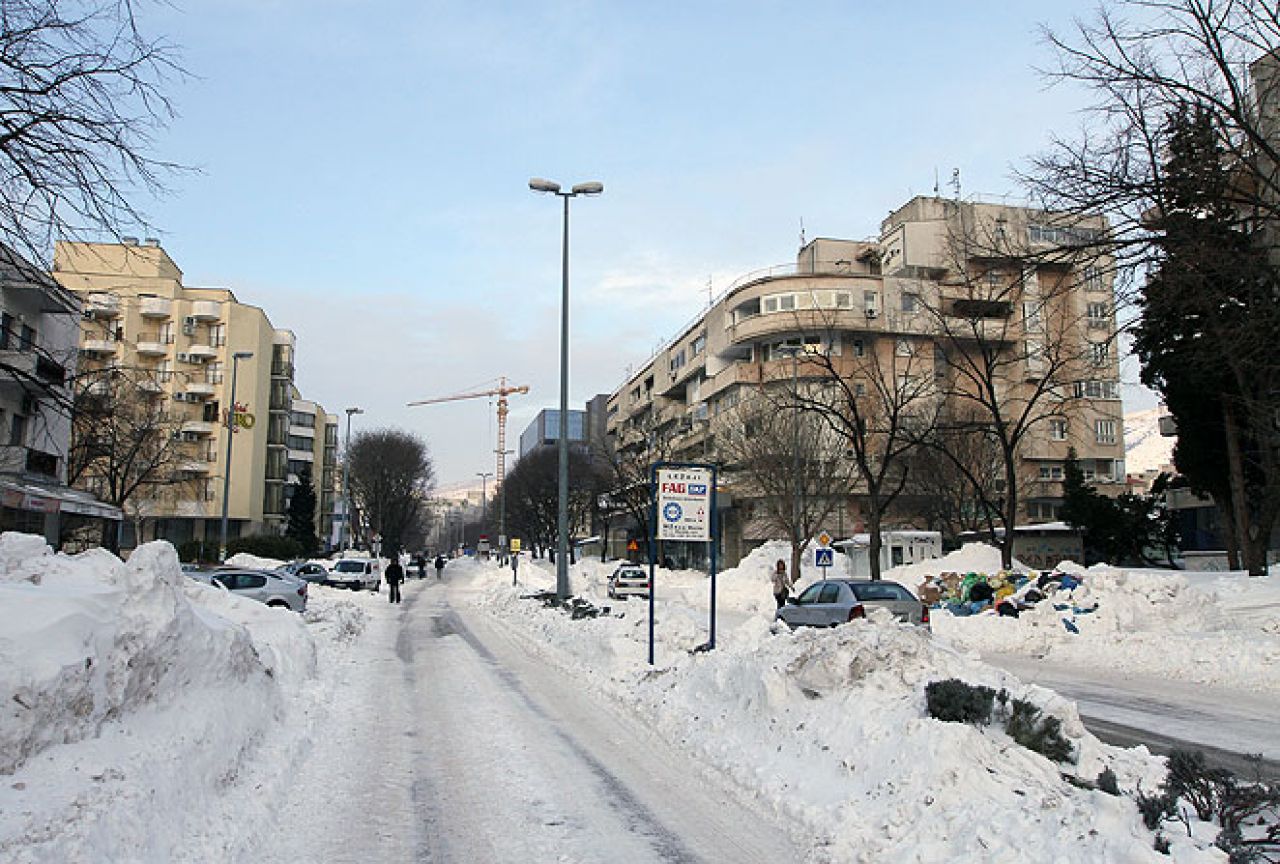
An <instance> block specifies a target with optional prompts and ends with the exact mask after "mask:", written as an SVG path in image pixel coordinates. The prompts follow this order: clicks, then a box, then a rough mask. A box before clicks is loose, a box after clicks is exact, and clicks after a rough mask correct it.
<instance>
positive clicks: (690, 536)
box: [657, 468, 711, 543]
mask: <svg viewBox="0 0 1280 864" xmlns="http://www.w3.org/2000/svg"><path fill="white" fill-rule="evenodd" d="M657 473H658V477H657V483H658V539H659V540H687V541H692V542H702V543H705V542H707V541H709V540H710V539H711V469H709V468H659V469H658V472H657Z"/></svg>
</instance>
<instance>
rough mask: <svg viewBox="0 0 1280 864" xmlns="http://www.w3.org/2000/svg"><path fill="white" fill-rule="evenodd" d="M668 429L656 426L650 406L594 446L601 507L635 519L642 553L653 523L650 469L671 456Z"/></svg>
mask: <svg viewBox="0 0 1280 864" xmlns="http://www.w3.org/2000/svg"><path fill="white" fill-rule="evenodd" d="M668 432H669V430H664V429H660V428H658V427H657V425H656V424H655V423H654V420H653V413H652V410H650V411H649V412H648V413H646V414H645V415H643V416H641V417H640V418H638V419H637V420H636V421H635V422H634V423H631V424H630V425H628V426H626V427H624V428H622V429H619V430H618V431H617V433H616V436H615V440H614V441H612V442H602V444H601V445H600V446H597V447H596V448H594V449H595V451H596V459H597V461H598V462H599V463H600V465H601V467H600V472H601V474H602V476H603V480H602V483H603V491H602V493H601V495H602V496H603V497H604V498H605V508H604V509H606V510H610V511H614V512H622V513H625V514H626V515H627V516H628V517H629V518H630V519H631V520H632V521H633V522H634V523H635V525H636V527H637V528H639V529H640V531H641V532H642V535H643V536H644V538H645V554H646V556H647V555H648V553H649V549H648V538H650V537H652V536H653V527H654V526H653V525H652V524H651V522H652V515H653V514H652V509H653V493H652V490H651V489H650V471H651V469H652V467H653V465H654V464H655V463H657V462H664V461H668V460H670V459H671V458H672V455H673V452H672V436H671V435H670V434H668Z"/></svg>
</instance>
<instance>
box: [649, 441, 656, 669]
mask: <svg viewBox="0 0 1280 864" xmlns="http://www.w3.org/2000/svg"><path fill="white" fill-rule="evenodd" d="M649 501H650V507H649V530H648V541H649V665H650V666H652V665H653V610H654V604H653V595H654V594H655V593H657V587H658V586H657V585H655V584H654V583H655V581H656V580H655V579H654V578H653V571H654V570H655V569H656V567H657V555H658V552H657V544H658V464H657V463H655V464H653V465H650V466H649Z"/></svg>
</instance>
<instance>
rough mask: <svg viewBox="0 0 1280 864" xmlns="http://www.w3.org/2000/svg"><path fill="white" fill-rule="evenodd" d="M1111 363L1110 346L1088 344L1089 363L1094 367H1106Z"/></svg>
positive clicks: (1096, 343) (1095, 343) (1099, 343)
mask: <svg viewBox="0 0 1280 864" xmlns="http://www.w3.org/2000/svg"><path fill="white" fill-rule="evenodd" d="M1110 361H1111V345H1110V344H1109V343H1107V342H1090V343H1089V362H1090V363H1092V364H1093V365H1094V366H1106V365H1107V364H1108V363H1109V362H1110Z"/></svg>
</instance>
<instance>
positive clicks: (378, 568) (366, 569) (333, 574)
mask: <svg viewBox="0 0 1280 864" xmlns="http://www.w3.org/2000/svg"><path fill="white" fill-rule="evenodd" d="M326 584H329V585H333V586H336V587H338V588H351V589H352V590H359V589H361V588H367V589H369V590H370V591H377V590H378V587H379V586H380V585H381V584H382V564H381V563H379V561H378V559H377V558H343V559H341V560H339V561H335V562H334V563H333V569H332V570H330V571H329V578H328V579H327V580H326Z"/></svg>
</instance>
